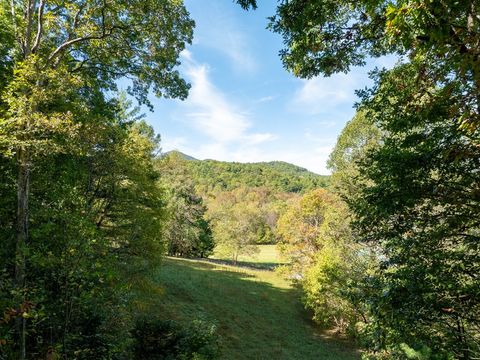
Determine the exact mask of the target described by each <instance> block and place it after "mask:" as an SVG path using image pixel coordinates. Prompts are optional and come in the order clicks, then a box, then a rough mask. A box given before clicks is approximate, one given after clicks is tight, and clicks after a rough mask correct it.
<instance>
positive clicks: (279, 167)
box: [165, 151, 329, 193]
mask: <svg viewBox="0 0 480 360" xmlns="http://www.w3.org/2000/svg"><path fill="white" fill-rule="evenodd" d="M165 156H177V157H179V158H180V159H182V160H188V161H186V162H187V166H188V167H189V169H190V170H191V173H192V176H193V179H194V182H195V184H196V185H197V186H198V187H199V188H200V189H202V190H203V191H204V192H210V191H212V190H220V191H229V190H233V189H236V188H238V187H242V186H243V187H267V188H269V189H271V190H273V191H276V192H286V193H305V192H307V191H309V190H312V189H316V188H319V187H326V186H327V185H328V182H329V176H325V175H318V174H315V173H312V172H310V171H308V170H307V169H304V168H302V167H300V166H296V165H293V164H289V163H286V162H283V161H271V162H258V163H238V162H226V161H217V160H196V159H194V158H193V157H191V156H189V155H186V154H183V153H181V152H179V151H170V152H168V153H166V154H165Z"/></svg>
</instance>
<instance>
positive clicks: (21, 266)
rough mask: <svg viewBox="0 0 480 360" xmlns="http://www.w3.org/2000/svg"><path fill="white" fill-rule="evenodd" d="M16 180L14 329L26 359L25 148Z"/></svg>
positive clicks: (27, 172) (27, 178)
mask: <svg viewBox="0 0 480 360" xmlns="http://www.w3.org/2000/svg"><path fill="white" fill-rule="evenodd" d="M17 156H18V178H17V243H16V252H15V288H16V290H17V293H18V300H19V309H20V310H19V315H20V317H17V319H16V328H17V333H18V336H19V346H20V349H19V350H20V351H19V359H20V360H24V359H25V358H26V319H25V318H24V317H23V312H24V307H25V270H26V264H25V252H26V246H27V241H28V194H29V187H30V164H29V160H30V159H29V153H28V150H26V149H25V148H19V150H18V154H17Z"/></svg>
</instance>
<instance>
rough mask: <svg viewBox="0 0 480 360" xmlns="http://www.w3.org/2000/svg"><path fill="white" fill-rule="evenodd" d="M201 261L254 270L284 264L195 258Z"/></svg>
mask: <svg viewBox="0 0 480 360" xmlns="http://www.w3.org/2000/svg"><path fill="white" fill-rule="evenodd" d="M195 260H201V261H207V262H210V263H212V264H220V265H228V266H237V267H241V268H246V269H252V270H275V269H276V268H277V267H278V266H280V265H284V264H281V263H278V262H251V261H237V262H235V261H233V260H225V259H212V258H202V259H195Z"/></svg>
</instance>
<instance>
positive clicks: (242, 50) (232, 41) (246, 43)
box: [187, 0, 258, 73]
mask: <svg viewBox="0 0 480 360" xmlns="http://www.w3.org/2000/svg"><path fill="white" fill-rule="evenodd" d="M206 3H207V2H206V1H193V0H192V1H187V8H188V9H189V11H190V12H191V13H192V17H193V18H194V19H195V21H196V28H195V45H199V46H205V47H207V48H210V49H213V50H215V51H217V52H218V53H220V54H221V55H223V56H225V57H226V58H228V59H229V60H230V61H231V65H232V68H233V69H234V71H238V72H243V73H244V72H254V71H256V70H257V69H258V64H257V62H256V60H255V57H254V55H253V52H252V49H251V46H250V44H251V42H252V41H251V39H249V38H248V35H247V33H246V32H245V31H242V30H241V24H239V22H238V20H237V19H236V16H235V12H234V7H233V6H230V5H229V4H223V3H215V2H208V5H206ZM207 7H208V11H205V10H206V8H207Z"/></svg>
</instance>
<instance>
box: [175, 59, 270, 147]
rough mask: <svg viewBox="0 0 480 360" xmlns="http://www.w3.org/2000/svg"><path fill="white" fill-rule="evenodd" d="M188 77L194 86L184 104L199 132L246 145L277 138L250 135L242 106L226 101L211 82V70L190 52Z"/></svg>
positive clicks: (221, 140) (188, 115)
mask: <svg viewBox="0 0 480 360" xmlns="http://www.w3.org/2000/svg"><path fill="white" fill-rule="evenodd" d="M184 59H185V60H186V63H185V64H186V68H185V70H186V75H187V77H188V78H189V80H190V81H191V83H192V88H191V89H190V94H189V97H188V99H187V100H186V101H185V103H184V104H185V106H186V107H187V109H188V111H187V113H186V116H187V117H188V118H189V119H190V121H191V123H192V124H193V125H194V126H195V127H196V128H197V130H198V131H200V132H202V133H203V134H205V135H207V136H208V137H209V138H210V139H211V140H213V141H214V142H216V143H231V142H246V143H248V144H251V145H253V144H260V143H264V142H267V141H271V140H273V139H275V135H274V134H271V133H249V132H248V129H249V128H250V127H251V126H252V124H251V122H250V120H249V119H248V114H246V113H245V112H244V111H241V110H240V106H239V105H237V104H234V103H232V102H231V101H229V100H227V97H226V95H225V94H223V93H222V91H221V90H220V89H218V88H217V87H216V86H215V85H214V84H213V83H212V82H211V81H210V79H209V76H208V75H209V74H208V73H209V68H208V66H207V65H205V64H198V63H196V62H195V61H194V60H193V57H192V54H191V53H189V52H188V53H185V54H184Z"/></svg>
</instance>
